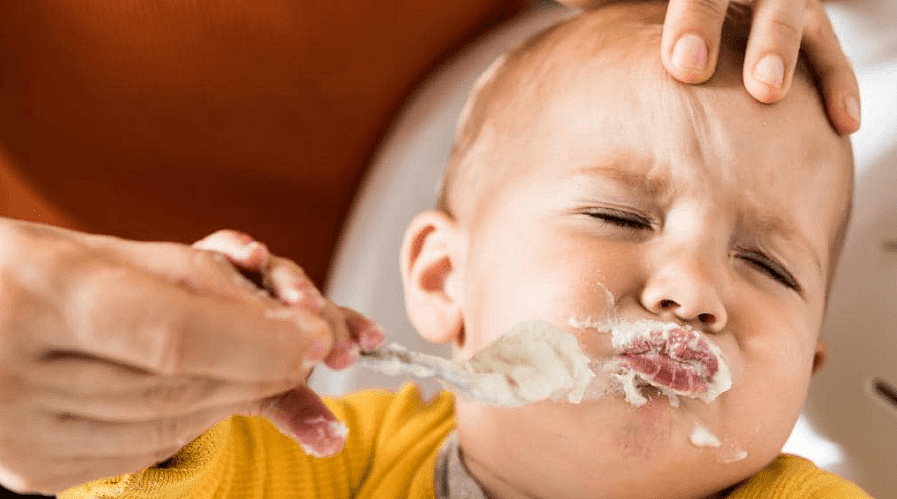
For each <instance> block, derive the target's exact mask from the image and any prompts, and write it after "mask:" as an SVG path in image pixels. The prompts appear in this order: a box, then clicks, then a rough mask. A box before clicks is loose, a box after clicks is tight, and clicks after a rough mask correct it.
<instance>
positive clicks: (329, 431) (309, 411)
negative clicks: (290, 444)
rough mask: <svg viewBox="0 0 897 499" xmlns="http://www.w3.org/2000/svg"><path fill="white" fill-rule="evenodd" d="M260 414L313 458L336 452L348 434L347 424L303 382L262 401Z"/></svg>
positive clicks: (340, 448) (341, 448) (328, 455)
mask: <svg viewBox="0 0 897 499" xmlns="http://www.w3.org/2000/svg"><path fill="white" fill-rule="evenodd" d="M261 415H262V416H265V417H266V418H268V420H269V421H271V422H272V423H273V424H274V426H276V427H277V429H278V430H280V432H281V433H283V434H284V435H286V436H288V437H290V438H292V439H293V440H295V441H297V442H299V445H300V446H301V447H302V450H304V451H305V453H306V454H308V455H310V456H314V457H330V456H333V455H336V454H338V453H339V452H340V451H341V450H343V446H344V445H345V443H346V437H347V436H348V434H349V429H348V428H346V425H344V424H343V423H342V422H340V421H339V420H338V419H337V418H336V416H335V415H334V414H333V412H331V411H330V409H328V408H327V406H326V405H324V402H323V401H322V400H321V398H320V397H318V394H316V393H315V392H313V391H312V390H311V389H310V388H308V387H307V386H305V385H302V386H299V387H296V388H294V389H292V390H290V391H288V392H285V393H282V394H280V395H277V396H275V397H271V398H269V399H267V400H265V401H264V402H263V403H262V410H261Z"/></svg>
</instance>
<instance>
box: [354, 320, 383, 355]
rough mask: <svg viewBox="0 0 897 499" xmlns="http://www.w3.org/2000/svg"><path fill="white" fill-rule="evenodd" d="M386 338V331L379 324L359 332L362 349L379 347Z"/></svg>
mask: <svg viewBox="0 0 897 499" xmlns="http://www.w3.org/2000/svg"><path fill="white" fill-rule="evenodd" d="M385 339H386V333H385V332H384V331H383V328H382V327H380V325H379V324H374V325H371V326H368V327H366V328H364V329H363V330H362V331H361V332H360V333H358V344H359V345H360V346H361V349H362V350H373V349H375V348H377V347H379V346H380V345H381V344H382V343H383V340H385Z"/></svg>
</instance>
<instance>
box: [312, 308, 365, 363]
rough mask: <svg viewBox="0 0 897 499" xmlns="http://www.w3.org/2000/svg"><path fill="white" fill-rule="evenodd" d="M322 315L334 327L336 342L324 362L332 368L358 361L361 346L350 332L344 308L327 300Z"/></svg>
mask: <svg viewBox="0 0 897 499" xmlns="http://www.w3.org/2000/svg"><path fill="white" fill-rule="evenodd" d="M320 314H321V316H322V317H323V318H324V319H325V320H327V322H328V323H329V324H330V326H331V327H332V328H333V333H334V338H335V341H336V342H335V343H334V345H333V351H332V352H331V353H330V355H328V356H327V357H326V358H325V359H324V364H325V365H326V366H327V367H329V368H331V369H337V370H339V369H345V368H347V367H349V366H351V365H354V364H355V362H357V361H358V356H359V355H360V352H361V346H360V345H359V344H358V341H357V340H356V339H355V338H353V337H352V335H351V334H350V333H349V326H348V324H347V322H346V315H345V314H344V313H343V311H342V309H341V308H340V307H339V306H337V305H336V304H335V303H333V302H331V301H329V300H328V301H327V303H326V304H325V305H324V308H323V309H321V312H320Z"/></svg>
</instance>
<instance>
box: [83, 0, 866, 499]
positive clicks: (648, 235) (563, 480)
mask: <svg viewBox="0 0 897 499" xmlns="http://www.w3.org/2000/svg"><path fill="white" fill-rule="evenodd" d="M664 11H665V3H664V2H658V3H639V4H634V5H632V4H620V5H613V6H608V7H605V8H602V9H600V10H598V11H595V12H590V13H587V14H584V15H581V16H579V17H577V18H575V19H572V20H570V21H568V22H565V23H563V24H561V25H559V26H556V27H554V28H551V29H549V30H548V31H546V32H544V33H543V34H541V35H539V36H537V37H536V38H534V39H532V40H530V41H528V42H527V43H526V44H524V45H523V46H521V47H519V48H518V49H516V50H514V51H512V52H511V53H509V54H507V55H506V56H504V57H503V58H502V59H501V60H500V61H498V62H497V63H496V64H495V65H494V66H493V67H492V69H491V70H490V71H489V72H488V73H487V74H486V75H484V76H483V78H482V79H481V81H480V83H479V85H478V86H477V88H476V89H475V91H474V92H473V95H472V96H471V99H470V102H469V103H468V106H467V108H466V110H465V112H464V113H463V115H462V117H461V121H460V123H459V127H458V136H457V142H456V146H455V150H454V152H453V155H452V158H451V162H450V165H449V167H448V169H447V172H446V175H445V179H444V185H443V190H442V194H441V199H440V205H439V208H438V209H437V210H435V211H428V212H425V213H422V214H420V215H419V216H417V217H416V218H415V219H414V221H413V222H412V223H411V226H410V227H409V229H408V232H407V235H406V238H405V241H404V244H403V251H402V255H401V264H402V273H403V278H404V283H405V296H406V302H407V309H408V314H409V316H410V318H411V321H412V323H413V324H414V326H415V327H416V328H417V329H418V331H419V332H420V333H421V334H422V335H423V336H424V337H425V338H427V339H428V340H430V341H433V342H438V343H449V344H451V345H452V346H453V356H454V357H455V358H456V359H467V358H469V357H471V356H472V355H474V354H476V353H477V352H479V351H481V350H482V349H483V348H485V347H486V346H487V345H489V344H490V343H491V342H493V341H495V340H496V339H497V338H499V336H500V335H501V334H502V333H503V332H505V331H507V330H509V329H511V328H512V327H514V326H515V325H517V324H519V323H520V322H523V321H529V320H542V321H547V322H549V323H551V324H553V325H555V326H557V327H558V328H561V329H564V330H566V331H568V332H570V333H572V334H574V335H575V336H576V337H577V338H578V339H579V341H580V343H581V344H582V345H583V348H584V349H585V351H586V353H587V354H588V355H589V356H590V357H593V358H596V359H603V360H605V361H608V362H615V361H620V360H621V359H623V358H624V357H626V358H629V359H632V358H639V359H641V360H643V361H645V362H647V363H648V364H651V362H655V363H656V362H665V363H666V364H667V366H666V367H665V368H662V369H660V370H661V371H663V369H667V370H668V371H669V370H670V369H673V370H675V369H681V370H684V372H686V374H688V375H690V376H694V377H696V379H697V381H696V382H695V383H696V384H697V385H696V386H697V388H696V387H695V386H692V385H689V386H691V388H687V389H684V390H680V392H682V393H684V395H682V396H675V395H673V394H672V393H670V390H668V389H666V388H669V386H670V385H671V382H670V381H669V380H666V381H664V380H663V379H660V378H657V377H655V378H651V376H650V375H649V374H645V373H644V372H642V378H641V379H642V382H638V383H636V382H633V381H632V379H630V382H629V385H628V386H624V385H619V386H617V385H612V389H611V390H610V391H607V392H605V393H603V394H601V395H600V396H591V397H587V398H586V399H585V400H583V401H582V402H581V403H579V404H573V403H569V402H565V401H564V402H562V401H553V400H551V401H544V402H539V403H534V404H530V405H524V406H521V407H500V406H489V405H484V404H481V403H477V402H474V401H470V400H466V399H464V398H461V397H458V398H457V399H455V397H453V396H452V395H451V394H449V393H443V394H440V395H439V396H437V397H436V398H435V399H433V400H431V401H429V402H427V403H424V402H422V401H421V400H420V399H419V397H418V394H417V391H416V389H415V388H414V387H413V386H408V387H406V388H405V389H403V390H402V391H401V392H399V393H397V394H391V393H386V392H362V393H358V394H354V395H351V396H349V397H346V398H343V399H337V400H329V401H328V402H327V403H328V405H329V407H330V408H331V409H332V410H333V412H334V413H335V414H336V415H337V417H339V418H340V420H341V421H343V422H344V423H345V425H346V426H347V427H348V432H349V433H348V439H347V440H346V444H345V448H344V449H343V451H342V452H341V453H339V454H336V455H335V456H332V457H323V458H319V457H313V456H309V455H307V454H305V453H304V452H303V451H302V450H301V448H300V447H299V446H298V445H297V444H295V443H294V442H293V441H292V440H290V439H288V438H287V437H285V436H283V435H281V434H279V433H278V432H277V431H276V430H275V429H274V428H273V427H272V426H271V425H270V424H269V423H267V421H265V420H263V419H261V418H247V417H234V418H231V419H230V420H228V421H226V422H223V423H221V424H219V425H218V426H216V427H214V428H213V429H211V430H210V431H209V432H208V433H206V434H205V435H203V436H202V437H200V438H199V439H197V440H196V441H194V442H192V443H191V444H189V445H188V446H187V447H186V448H185V449H183V450H182V452H181V453H180V454H179V456H178V457H177V459H175V460H174V461H173V462H174V463H175V464H174V466H173V468H170V469H157V468H153V469H148V470H144V471H143V472H141V473H138V474H134V475H128V476H125V477H119V478H116V479H110V480H106V481H101V482H97V483H94V484H90V485H87V486H84V487H80V488H77V489H72V490H71V491H69V492H68V493H67V494H68V496H69V497H72V496H76V495H80V494H86V495H103V496H106V495H114V496H129V497H130V496H134V497H150V496H152V497H181V496H190V497H198V496H203V495H207V496H209V497H225V496H234V497H346V498H348V497H355V498H371V499H374V498H376V499H388V498H400V497H401V498H406V497H409V498H418V497H420V498H424V497H428V498H432V497H438V498H449V497H470V498H486V497H488V498H490V499H515V498H570V499H573V498H577V499H578V498H596V499H598V498H617V499H619V498H639V499H646V498H668V499H671V498H702V497H731V498H748V497H866V496H865V494H863V493H862V492H861V491H860V490H859V489H858V488H856V487H855V486H853V485H852V484H850V483H847V482H845V481H843V480H841V479H839V478H837V477H834V476H832V475H829V474H827V473H824V472H822V471H820V470H818V469H816V468H815V467H814V466H813V465H812V464H810V463H809V462H807V461H805V460H803V459H800V458H797V457H793V456H780V455H779V454H780V449H781V447H782V444H783V443H784V442H785V440H786V438H787V437H788V435H789V433H790V431H791V428H792V426H793V425H794V423H795V421H796V419H797V416H798V414H799V412H800V409H801V405H802V403H803V401H804V398H805V396H806V393H807V387H808V383H809V381H810V377H811V375H812V373H813V372H814V370H815V369H816V368H817V367H818V366H819V365H820V364H821V363H822V361H823V359H824V355H825V348H824V345H822V344H821V342H820V340H819V330H820V325H821V322H822V318H823V312H824V310H825V304H826V295H827V292H828V289H829V285H830V282H831V279H832V269H833V268H834V264H835V260H836V259H837V256H838V253H839V251H840V246H841V239H842V237H843V234H844V229H845V225H846V223H847V219H848V217H849V207H850V198H851V185H852V171H853V162H852V155H851V149H850V145H849V143H848V141H847V140H846V139H842V138H839V137H838V136H837V135H836V134H835V133H834V132H833V131H832V130H831V127H830V126H829V123H828V122H827V120H826V117H825V114H824V112H823V108H822V106H821V103H820V100H819V98H818V96H817V92H816V89H815V87H814V85H813V83H812V82H811V80H810V78H809V77H808V76H807V74H806V72H803V73H802V74H801V75H800V76H798V77H797V78H796V80H795V82H794V87H793V90H792V92H791V93H790V94H789V95H788V97H787V98H786V99H785V100H784V101H782V102H781V103H779V104H776V105H773V106H767V105H763V104H759V103H757V102H756V101H754V100H753V99H752V98H751V97H750V96H749V95H748V94H747V93H746V92H745V91H744V88H743V86H742V83H741V77H740V68H741V67H742V59H741V58H742V55H743V47H740V46H738V45H739V43H743V41H744V39H745V38H744V37H742V36H740V33H739V29H740V28H742V27H743V26H746V24H747V23H746V21H745V20H743V19H742V20H739V19H736V18H737V17H738V16H737V15H736V16H734V17H735V18H733V19H730V21H729V25H728V26H727V27H726V29H727V32H726V34H725V35H724V38H725V39H727V40H729V41H730V43H729V46H728V47H726V48H725V49H724V50H723V52H722V54H721V57H720V63H719V68H718V70H717V72H716V75H715V76H714V78H713V79H712V80H711V81H710V82H708V83H707V84H704V85H701V86H687V85H682V84H680V83H677V82H675V81H674V80H673V79H672V78H671V77H669V76H668V75H667V74H666V72H665V71H664V69H663V66H662V65H661V62H660V59H659V56H658V47H659V44H660V35H661V26H662V23H663V16H664ZM615 327H622V328H623V329H626V330H628V331H630V333H632V334H633V335H634V337H635V339H633V338H630V340H631V341H630V342H629V343H627V344H626V346H624V347H621V346H620V345H619V344H616V343H617V342H616V341H615V340H616V339H618V338H617V336H618V334H617V333H618V331H616V330H614V328H615ZM639 328H644V329H645V330H644V331H639ZM671 330H672V331H674V333H676V334H684V335H685V339H686V340H687V341H685V342H684V343H683V344H684V345H685V346H684V347H683V348H684V349H685V350H684V351H685V353H686V354H688V355H692V357H693V356H694V355H696V353H695V352H697V353H702V352H703V355H705V356H707V358H709V359H710V360H709V361H706V360H705V361H701V362H699V363H700V364H701V365H702V366H703V367H696V365H695V362H694V359H693V358H689V357H688V355H685V356H683V355H679V356H678V357H677V356H675V355H672V354H670V355H665V356H662V357H665V360H657V358H654V360H650V359H649V358H648V357H639V356H638V355H635V356H632V355H629V356H628V357H627V356H626V355H624V353H626V352H628V353H632V352H631V351H629V350H626V348H629V347H631V346H632V344H633V342H635V341H636V340H637V339H638V338H642V339H645V338H648V339H650V338H651V334H655V336H656V335H657V334H660V333H661V332H663V331H666V333H665V334H670V336H672V335H673V334H672V333H669V331H671ZM633 331H634V333H633ZM655 339H656V338H655ZM650 341H654V340H650ZM650 341H649V342H650ZM666 342H667V339H664V338H661V339H660V340H657V341H656V342H655V343H656V344H655V345H654V347H656V348H660V349H662V348H665V347H664V345H667V343H666ZM646 359H647V360H646ZM713 362H717V363H723V364H725V367H726V370H727V371H728V373H729V374H730V376H731V379H730V381H731V384H730V385H729V384H726V386H724V387H723V388H724V389H720V390H717V392H718V393H714V394H713V396H712V397H700V396H697V395H698V394H697V392H700V391H702V390H701V389H700V388H701V384H702V383H704V382H709V380H702V379H700V377H701V376H707V377H711V374H712V373H708V372H706V369H707V367H708V365H709V364H710V363H713ZM673 363H679V364H681V365H682V366H684V367H681V366H680V367H676V365H673ZM643 367H644V366H643ZM631 369H632V371H633V372H634V371H636V370H638V366H636V365H631ZM645 381H652V382H651V383H646V382H645ZM705 388H706V387H705ZM690 390H691V391H694V392H695V393H694V395H695V396H690V395H691V392H690ZM703 391H704V392H706V390H703Z"/></svg>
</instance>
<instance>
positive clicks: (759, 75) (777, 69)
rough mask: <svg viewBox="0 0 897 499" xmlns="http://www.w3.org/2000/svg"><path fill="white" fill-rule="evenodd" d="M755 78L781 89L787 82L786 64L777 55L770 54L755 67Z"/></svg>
mask: <svg viewBox="0 0 897 499" xmlns="http://www.w3.org/2000/svg"><path fill="white" fill-rule="evenodd" d="M754 78H756V79H758V80H760V81H762V82H763V83H766V84H767V85H770V86H773V87H776V88H779V87H781V86H782V82H783V81H784V80H785V63H784V62H782V58H781V57H779V56H778V55H775V54H768V55H766V56H765V57H763V59H760V62H758V63H757V65H756V66H754Z"/></svg>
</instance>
